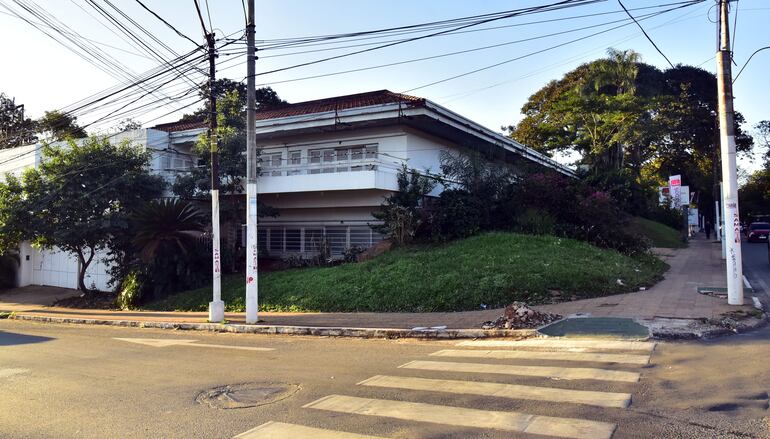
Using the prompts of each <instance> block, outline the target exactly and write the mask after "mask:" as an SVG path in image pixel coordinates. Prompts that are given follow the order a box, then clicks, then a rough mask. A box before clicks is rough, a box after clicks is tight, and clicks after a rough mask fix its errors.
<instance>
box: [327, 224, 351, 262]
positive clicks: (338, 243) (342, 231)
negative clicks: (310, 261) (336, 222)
mask: <svg viewBox="0 0 770 439" xmlns="http://www.w3.org/2000/svg"><path fill="white" fill-rule="evenodd" d="M326 239H327V241H329V249H330V250H331V253H332V254H333V255H341V254H342V253H343V252H344V251H345V248H347V246H348V228H347V226H331V227H327V228H326Z"/></svg>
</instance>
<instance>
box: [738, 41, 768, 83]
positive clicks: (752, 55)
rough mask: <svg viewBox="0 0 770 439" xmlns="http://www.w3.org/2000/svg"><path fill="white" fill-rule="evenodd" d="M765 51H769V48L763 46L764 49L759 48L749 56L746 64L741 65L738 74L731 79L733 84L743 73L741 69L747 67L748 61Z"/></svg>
mask: <svg viewBox="0 0 770 439" xmlns="http://www.w3.org/2000/svg"><path fill="white" fill-rule="evenodd" d="M767 49H770V46H765V47H762V48H759V49H757V50H755V51H754V53H752V54H751V56H750V57H749V59H747V60H746V62H745V63H743V67H741V69H740V70H739V71H738V74H737V75H735V78H733V84H734V83H735V81H737V80H738V77H739V76H741V73H743V69H745V68H746V66H747V65H749V61H751V58H754V55H756V54H758V53H759V52H761V51H763V50H767Z"/></svg>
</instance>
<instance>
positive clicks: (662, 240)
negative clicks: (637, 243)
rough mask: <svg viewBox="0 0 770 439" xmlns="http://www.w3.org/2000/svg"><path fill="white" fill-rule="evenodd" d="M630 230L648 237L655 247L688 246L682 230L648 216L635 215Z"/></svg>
mask: <svg viewBox="0 0 770 439" xmlns="http://www.w3.org/2000/svg"><path fill="white" fill-rule="evenodd" d="M630 232H631V233H634V234H638V235H642V236H646V237H648V238H649V239H650V240H651V241H652V245H653V246H654V247H664V248H682V247H685V246H686V244H685V243H684V242H682V234H681V232H680V231H678V230H676V229H672V228H671V227H669V226H667V225H665V224H661V223H659V222H655V221H652V220H648V219H646V218H641V217H638V216H637V217H634V218H633V219H632V220H631V224H630Z"/></svg>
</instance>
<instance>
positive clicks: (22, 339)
mask: <svg viewBox="0 0 770 439" xmlns="http://www.w3.org/2000/svg"><path fill="white" fill-rule="evenodd" d="M50 340H53V338H51V337H39V336H37V335H26V334H16V333H14V332H4V331H0V346H15V345H22V344H32V343H43V342H46V341H50Z"/></svg>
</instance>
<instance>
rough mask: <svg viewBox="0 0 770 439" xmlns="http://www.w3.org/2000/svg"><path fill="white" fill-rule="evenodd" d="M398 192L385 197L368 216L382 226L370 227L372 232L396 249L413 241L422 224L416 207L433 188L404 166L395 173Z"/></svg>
mask: <svg viewBox="0 0 770 439" xmlns="http://www.w3.org/2000/svg"><path fill="white" fill-rule="evenodd" d="M397 178H398V191H396V192H394V193H392V194H391V195H389V196H388V197H387V198H386V199H385V202H384V203H383V204H382V206H380V211H378V212H373V213H372V216H374V217H375V218H376V219H378V220H380V221H382V224H376V225H373V226H371V227H372V229H374V230H375V231H376V232H379V233H382V234H383V235H385V237H386V238H388V239H392V240H393V241H394V242H395V243H396V244H398V245H404V244H408V243H409V242H412V240H414V238H415V236H416V235H417V232H418V229H419V228H420V226H421V225H423V224H424V220H423V218H422V214H421V209H420V203H421V202H422V200H423V199H424V198H425V196H426V195H427V194H428V193H430V191H432V190H433V188H434V187H436V183H435V181H434V180H433V179H431V178H430V177H426V176H424V175H422V174H420V173H419V172H418V171H416V170H414V169H411V170H410V169H408V168H407V167H406V165H404V166H403V167H402V168H401V171H399V173H398V177H397Z"/></svg>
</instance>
